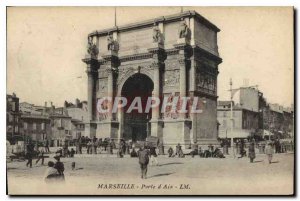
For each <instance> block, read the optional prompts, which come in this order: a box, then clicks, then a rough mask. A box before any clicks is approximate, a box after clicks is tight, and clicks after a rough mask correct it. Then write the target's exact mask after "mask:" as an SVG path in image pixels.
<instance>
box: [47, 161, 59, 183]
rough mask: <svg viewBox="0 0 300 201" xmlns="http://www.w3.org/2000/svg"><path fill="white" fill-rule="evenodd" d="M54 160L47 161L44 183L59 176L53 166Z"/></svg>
mask: <svg viewBox="0 0 300 201" xmlns="http://www.w3.org/2000/svg"><path fill="white" fill-rule="evenodd" d="M54 165H55V164H54V162H52V161H49V162H48V167H47V168H46V172H45V176H44V179H45V182H46V183H50V182H53V181H56V180H57V177H58V176H59V174H58V171H57V169H55V168H54Z"/></svg>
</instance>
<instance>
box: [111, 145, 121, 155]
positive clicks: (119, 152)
mask: <svg viewBox="0 0 300 201" xmlns="http://www.w3.org/2000/svg"><path fill="white" fill-rule="evenodd" d="M109 146H110V145H109ZM109 150H111V149H109ZM117 156H118V158H123V157H124V155H123V151H122V147H121V146H120V147H119V150H118V152H117Z"/></svg>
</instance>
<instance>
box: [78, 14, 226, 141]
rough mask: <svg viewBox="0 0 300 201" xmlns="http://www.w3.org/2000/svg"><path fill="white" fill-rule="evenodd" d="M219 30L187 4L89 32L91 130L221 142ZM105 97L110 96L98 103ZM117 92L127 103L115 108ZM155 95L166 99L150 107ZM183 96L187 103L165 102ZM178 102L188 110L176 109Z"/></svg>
mask: <svg viewBox="0 0 300 201" xmlns="http://www.w3.org/2000/svg"><path fill="white" fill-rule="evenodd" d="M219 31H220V30H219V28H218V27H216V26H215V25H214V24H212V23H211V22H209V21H208V20H207V19H205V18H204V17H203V16H201V15H200V14H198V13H197V12H195V11H186V12H182V13H179V14H175V15H170V16H164V17H158V18H155V19H152V20H148V21H143V22H137V23H134V24H129V25H126V26H118V27H113V28H111V29H107V30H100V31H95V32H92V33H90V34H89V35H88V50H87V55H86V56H85V58H84V59H83V61H84V62H85V63H86V64H87V70H86V72H87V76H88V112H89V119H90V121H89V122H86V126H85V135H87V136H90V137H93V136H96V137H97V138H106V137H108V138H113V139H116V140H118V139H120V138H123V139H125V140H132V141H143V140H145V139H146V138H147V137H148V136H156V137H158V138H159V139H160V141H161V142H163V143H164V145H175V144H177V143H181V144H185V145H189V144H193V143H197V144H206V145H207V144H215V143H217V135H218V134H217V133H218V132H217V76H218V73H219V71H218V65H219V64H220V63H221V62H222V59H221V58H220V57H219V53H218V45H217V33H218V32H219ZM103 97H110V98H109V99H107V100H106V101H100V102H101V103H100V102H99V100H101V98H103ZM118 97H125V98H126V100H127V104H124V101H122V100H121V99H118V101H120V102H118V103H117V106H118V107H117V112H112V108H113V105H114V104H115V103H114V100H116V99H117V98H118ZM135 97H140V99H139V101H140V103H141V105H142V110H141V111H139V109H138V108H137V107H133V109H132V108H131V110H130V112H128V109H129V107H130V105H132V104H133V102H134V104H136V103H138V102H135V100H134V98H135ZM149 97H150V99H151V97H153V98H154V97H156V98H158V99H159V100H161V102H160V103H159V104H156V106H155V103H153V102H151V103H153V107H151V108H150V109H149V107H148V111H147V110H144V109H145V107H147V106H146V105H147V103H148V100H149ZM183 97H188V102H187V104H186V105H184V104H182V102H181V101H178V103H177V104H176V105H175V107H173V105H171V104H166V105H168V106H167V107H165V108H164V109H163V107H162V105H163V104H164V103H163V101H162V100H163V99H166V100H167V103H168V102H172V101H173V100H175V99H176V98H178V99H179V100H183ZM196 98H197V104H196V107H197V108H196V109H197V111H200V112H197V113H193V112H191V110H190V108H191V107H190V105H191V103H192V102H193V100H196ZM155 100H157V99H155ZM154 102H155V101H154ZM122 104H124V105H122ZM180 104H181V106H182V105H184V107H185V109H186V111H187V112H179V111H178V105H180ZM120 105H121V107H120ZM137 105H138V106H139V104H137ZM122 106H123V107H122ZM154 106H155V107H154ZM174 108H175V109H174ZM99 109H108V110H105V111H107V112H100V111H99ZM162 110H163V111H162ZM101 111H102V110H101Z"/></svg>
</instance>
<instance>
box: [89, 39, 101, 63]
mask: <svg viewBox="0 0 300 201" xmlns="http://www.w3.org/2000/svg"><path fill="white" fill-rule="evenodd" d="M87 52H88V53H89V55H91V57H92V58H97V56H98V53H99V50H98V48H97V46H96V45H95V44H94V43H93V39H92V37H89V38H88V48H87Z"/></svg>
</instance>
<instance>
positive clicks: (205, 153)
mask: <svg viewBox="0 0 300 201" xmlns="http://www.w3.org/2000/svg"><path fill="white" fill-rule="evenodd" d="M168 155H169V157H175V156H177V157H179V158H184V157H185V155H191V156H192V157H193V158H194V157H195V156H196V155H199V157H201V158H211V157H214V158H225V156H224V154H223V153H222V152H221V150H220V149H219V148H216V149H214V147H213V146H212V145H210V146H208V149H207V150H202V148H201V147H199V148H197V147H193V148H192V151H191V152H189V153H187V154H184V153H183V150H182V148H181V145H180V144H179V143H178V144H177V146H176V151H175V152H174V150H173V148H172V147H170V148H169V149H168Z"/></svg>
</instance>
